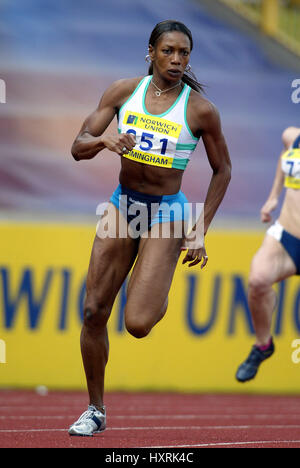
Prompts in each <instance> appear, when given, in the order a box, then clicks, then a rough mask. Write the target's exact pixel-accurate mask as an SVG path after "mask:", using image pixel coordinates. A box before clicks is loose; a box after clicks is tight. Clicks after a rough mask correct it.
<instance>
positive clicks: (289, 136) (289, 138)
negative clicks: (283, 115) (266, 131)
mask: <svg viewBox="0 0 300 468" xmlns="http://www.w3.org/2000/svg"><path fill="white" fill-rule="evenodd" d="M298 135H300V128H299V127H287V128H286V129H285V130H284V131H283V132H282V136H281V137H282V142H283V144H284V146H285V148H289V147H290V146H291V145H292V144H293V143H294V141H295V139H296V138H297V136H298Z"/></svg>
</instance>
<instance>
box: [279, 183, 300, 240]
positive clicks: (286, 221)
mask: <svg viewBox="0 0 300 468" xmlns="http://www.w3.org/2000/svg"><path fill="white" fill-rule="evenodd" d="M278 221H279V223H280V224H281V225H282V226H283V227H284V229H285V230H286V231H288V232H289V233H290V234H292V235H293V236H295V237H298V238H299V239H300V190H299V189H298V190H296V189H292V188H288V189H287V190H286V195H285V199H284V202H283V206H282V209H281V213H280V216H279V219H278Z"/></svg>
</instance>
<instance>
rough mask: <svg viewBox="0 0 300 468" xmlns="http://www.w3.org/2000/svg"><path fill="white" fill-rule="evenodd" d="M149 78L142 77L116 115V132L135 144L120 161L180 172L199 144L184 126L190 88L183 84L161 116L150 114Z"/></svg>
mask: <svg viewBox="0 0 300 468" xmlns="http://www.w3.org/2000/svg"><path fill="white" fill-rule="evenodd" d="M151 79H152V75H148V76H145V77H144V78H143V79H142V80H141V81H140V83H139V84H138V86H137V88H136V89H135V91H134V92H133V94H132V95H131V96H130V97H129V98H128V100H127V101H126V102H125V103H124V104H123V106H122V107H121V109H120V111H119V114H118V131H119V133H132V134H133V135H134V136H135V139H136V145H135V146H134V148H133V149H132V150H131V151H129V152H128V153H127V154H123V157H124V158H127V159H131V160H133V161H136V162H139V163H142V164H148V165H152V166H158V167H166V168H174V169H181V170H184V169H185V168H186V166H187V164H188V162H189V160H190V157H191V155H192V153H193V151H194V150H195V148H196V146H197V143H198V141H199V139H198V138H196V137H195V136H194V135H193V134H192V132H191V130H190V128H189V126H188V123H187V119H186V109H187V103H188V99H189V95H190V92H191V88H190V87H189V86H188V85H187V84H185V85H184V87H183V89H182V91H181V93H180V94H179V96H178V97H177V99H176V101H175V102H174V103H173V105H172V106H171V107H170V108H169V109H168V110H166V111H165V112H163V113H162V114H159V115H156V114H150V112H148V110H147V108H146V105H145V96H146V93H147V89H148V86H149V85H150V82H151Z"/></svg>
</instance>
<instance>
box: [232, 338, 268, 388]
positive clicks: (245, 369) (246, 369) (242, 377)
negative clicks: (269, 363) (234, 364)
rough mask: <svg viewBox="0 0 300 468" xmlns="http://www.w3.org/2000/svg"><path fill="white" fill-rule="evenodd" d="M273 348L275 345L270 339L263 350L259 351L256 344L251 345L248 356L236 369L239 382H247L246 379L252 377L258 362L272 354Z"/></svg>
mask: <svg viewBox="0 0 300 468" xmlns="http://www.w3.org/2000/svg"><path fill="white" fill-rule="evenodd" d="M274 350H275V346H274V343H273V340H271V343H270V346H269V347H268V348H267V349H266V350H265V351H261V350H260V349H259V348H258V346H256V345H254V346H252V349H251V352H250V354H249V356H248V357H247V359H246V360H245V361H244V362H243V363H242V364H241V365H240V366H239V368H238V370H237V373H236V376H235V377H236V379H237V380H238V381H239V382H247V381H248V380H251V379H254V377H255V376H256V374H257V371H258V368H259V366H260V364H261V363H262V362H263V361H264V360H265V359H268V358H269V357H270V356H272V354H273V353H274Z"/></svg>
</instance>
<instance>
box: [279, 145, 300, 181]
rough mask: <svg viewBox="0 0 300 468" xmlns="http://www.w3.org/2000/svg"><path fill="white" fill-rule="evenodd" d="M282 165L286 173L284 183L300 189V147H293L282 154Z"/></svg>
mask: <svg viewBox="0 0 300 468" xmlns="http://www.w3.org/2000/svg"><path fill="white" fill-rule="evenodd" d="M281 167H282V170H283V172H284V173H285V174H286V176H285V180H284V185H285V187H288V188H294V189H300V148H291V149H290V150H288V151H286V152H285V153H284V154H283V155H282V159H281Z"/></svg>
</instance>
